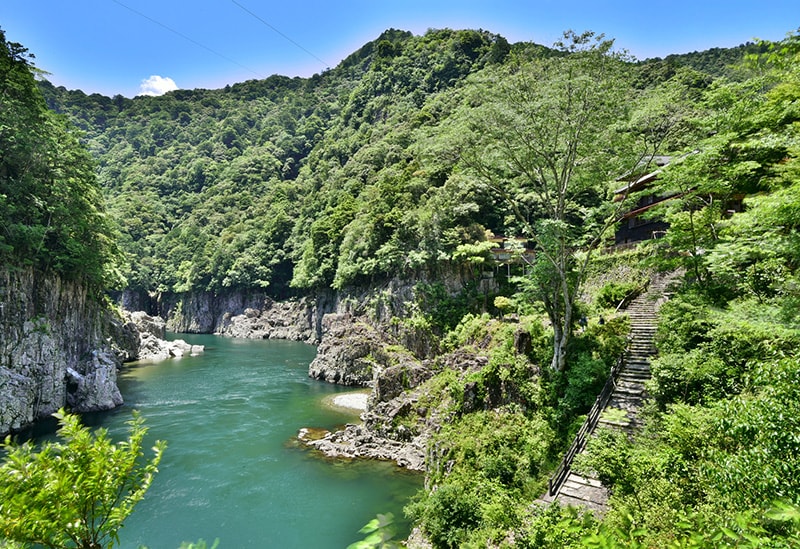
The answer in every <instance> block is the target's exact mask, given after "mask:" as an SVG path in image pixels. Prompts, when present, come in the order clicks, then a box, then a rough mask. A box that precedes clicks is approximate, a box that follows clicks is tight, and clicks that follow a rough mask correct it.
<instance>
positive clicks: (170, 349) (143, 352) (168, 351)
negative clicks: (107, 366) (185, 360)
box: [123, 311, 204, 360]
mask: <svg viewBox="0 0 800 549" xmlns="http://www.w3.org/2000/svg"><path fill="white" fill-rule="evenodd" d="M123 316H124V318H125V319H126V320H127V322H126V324H131V325H132V328H133V330H134V331H135V332H136V333H138V337H139V339H138V342H137V345H136V350H135V353H134V354H133V356H132V357H131V360H165V359H167V358H180V357H182V356H189V355H197V354H200V353H202V352H203V351H204V348H203V346H202V345H190V344H189V343H186V342H185V341H184V340H182V339H176V340H173V341H167V340H165V339H164V338H165V336H166V322H165V321H164V319H163V318H161V317H158V316H155V317H154V316H150V315H148V314H147V313H145V312H143V311H135V312H128V311H125V312H124V313H123Z"/></svg>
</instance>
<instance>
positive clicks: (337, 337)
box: [308, 314, 386, 387]
mask: <svg viewBox="0 0 800 549" xmlns="http://www.w3.org/2000/svg"><path fill="white" fill-rule="evenodd" d="M322 325H323V336H322V341H321V342H320V344H319V347H318V348H317V357H316V358H315V359H314V360H313V361H312V362H311V364H310V365H309V367H308V375H309V376H310V377H312V378H314V379H319V380H322V381H327V382H329V383H338V384H340V385H353V386H361V387H364V386H368V385H371V384H372V381H373V379H374V376H375V374H376V367H378V368H380V367H381V366H382V365H384V364H385V363H386V357H385V346H386V343H385V342H384V341H383V337H382V336H381V334H380V333H379V332H378V331H377V330H376V329H375V328H373V327H372V326H370V325H369V324H367V323H365V322H361V321H354V319H353V318H352V317H351V316H350V315H346V314H327V315H325V317H324V318H323V319H322Z"/></svg>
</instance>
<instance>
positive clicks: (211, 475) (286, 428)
mask: <svg viewBox="0 0 800 549" xmlns="http://www.w3.org/2000/svg"><path fill="white" fill-rule="evenodd" d="M179 337H181V338H183V339H185V340H187V341H189V342H191V343H197V344H201V345H205V346H206V351H205V353H204V354H202V355H199V356H195V357H188V358H181V359H174V360H166V361H162V362H157V363H150V364H147V363H140V364H135V365H131V366H126V367H125V369H124V370H123V372H122V374H121V376H120V380H119V385H120V390H121V391H122V394H123V397H124V399H125V405H124V406H123V407H121V408H119V409H117V410H114V411H113V412H110V413H106V414H96V415H94V416H93V417H90V418H87V421H88V422H89V423H91V424H92V425H102V426H103V427H106V428H108V429H109V431H110V432H111V433H112V434H115V435H116V434H122V433H124V431H125V422H126V421H127V420H128V419H130V414H131V410H132V409H137V410H140V411H141V413H142V415H143V416H144V418H145V421H146V425H147V426H148V427H149V429H150V432H149V436H150V438H151V439H152V440H155V439H157V438H158V439H163V440H166V441H167V444H168V447H167V451H166V452H165V454H164V458H163V461H162V463H161V466H160V468H159V469H160V470H159V473H158V475H157V476H156V479H155V481H154V483H153V485H152V487H151V489H150V491H149V492H148V494H147V496H146V498H145V500H143V501H142V502H141V503H140V504H139V505H138V506H137V508H136V510H135V511H134V513H133V514H132V515H131V517H130V518H129V519H128V521H127V522H126V524H125V526H124V527H123V529H122V531H121V535H120V538H121V542H122V543H121V547H122V549H135V548H138V547H140V546H143V545H144V546H147V547H149V548H150V549H172V548H174V549H177V548H178V547H179V546H180V544H181V542H183V541H197V540H199V539H203V540H205V541H206V542H209V546H210V545H211V542H213V541H214V540H216V539H219V549H240V548H250V547H254V548H262V547H275V548H295V547H297V548H314V549H316V548H320V549H325V548H337V549H342V548H345V547H347V545H349V544H350V543H353V542H354V541H357V540H359V539H363V537H364V535H363V534H359V533H358V530H359V529H360V528H361V527H362V526H363V525H365V524H366V523H367V522H368V521H369V520H370V519H372V518H373V517H375V515H376V514H377V513H387V512H391V513H393V514H394V516H395V517H396V519H398V522H400V523H401V524H399V526H400V528H401V533H403V534H406V533H407V531H405V530H404V529H405V528H407V525H404V524H402V518H403V512H402V509H403V506H404V505H405V503H406V502H407V501H408V498H409V497H410V496H411V495H413V494H414V493H415V492H416V491H417V490H418V489H419V488H420V487H421V484H422V477H421V475H419V474H414V473H410V472H407V471H404V470H402V469H399V468H397V467H396V466H394V465H393V464H391V463H384V462H375V461H335V460H334V461H330V460H326V459H323V458H320V457H318V456H316V455H314V454H313V453H312V452H310V451H309V450H307V449H305V448H302V447H299V446H298V445H297V444H296V443H295V441H296V435H297V432H298V430H299V429H300V428H302V427H323V428H328V429H331V428H335V427H336V426H337V425H342V424H344V423H346V422H354V421H358V417H357V415H355V416H354V415H353V414H352V413H350V412H346V411H342V410H336V409H333V408H332V407H331V406H329V405H327V404H326V400H327V401H329V400H330V397H331V396H332V395H334V394H335V393H339V392H345V391H347V390H348V389H346V388H343V387H338V386H335V385H330V384H327V383H323V382H318V381H314V380H311V379H309V378H308V365H309V363H310V361H311V360H312V359H313V358H314V355H315V348H314V347H312V346H309V345H305V344H302V343H296V342H290V341H260V340H241V339H229V338H223V337H215V336H193V335H183V334H182V335H180V336H179ZM326 397H328V398H327V399H326ZM356 414H357V412H356ZM148 447H149V446H148Z"/></svg>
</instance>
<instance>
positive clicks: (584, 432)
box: [547, 341, 630, 496]
mask: <svg viewBox="0 0 800 549" xmlns="http://www.w3.org/2000/svg"><path fill="white" fill-rule="evenodd" d="M628 346H630V341H629V342H628ZM627 351H628V350H627V349H626V350H625V351H623V352H622V354H620V356H619V358H618V359H617V361H616V363H615V364H614V366H612V367H611V373H610V374H609V375H608V379H607V380H606V384H605V385H604V386H603V390H602V391H600V394H599V395H597V398H596V399H595V401H594V404H593V405H592V408H591V410H589V413H588V414H587V415H586V420H585V421H584V422H583V425H581V428H580V429H578V433H577V434H576V435H575V439H574V440H573V441H572V445H571V446H570V447H569V450H567V453H566V454H564V458H563V459H562V460H561V463H559V464H558V467H556V470H555V473H553V475H552V476H551V477H550V480H548V481H547V486H548V493H549V494H550V495H551V496H555V495H556V494H557V493H558V491H559V490H560V489H561V485H562V484H564V481H565V480H566V479H567V476H568V475H569V471H570V467H571V466H572V460H573V459H574V458H575V456H576V455H577V454H579V453H580V452H581V451H582V450H583V449H584V447H586V437H587V436H588V435H590V434H592V432H593V431H594V429H595V427H597V422H598V421H599V420H600V413H601V412H602V411H603V409H604V408H605V407H606V404H608V401H609V399H610V398H611V394H612V393H613V392H614V389H615V388H616V386H617V376H618V375H619V372H620V371H621V370H622V366H623V363H624V361H625V354H626V353H627Z"/></svg>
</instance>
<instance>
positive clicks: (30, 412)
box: [0, 268, 122, 434]
mask: <svg viewBox="0 0 800 549" xmlns="http://www.w3.org/2000/svg"><path fill="white" fill-rule="evenodd" d="M108 334H109V316H108V309H107V306H106V305H105V303H104V302H103V301H102V299H101V298H97V297H94V296H92V295H90V294H89V292H88V289H87V288H86V287H85V286H82V285H81V284H80V283H78V282H74V281H65V280H63V279H60V278H58V277H55V276H52V275H45V274H42V273H38V272H35V271H34V270H33V269H29V268H0V433H3V434H4V433H8V432H10V431H16V430H18V429H22V428H24V427H26V426H28V425H30V424H32V423H33V422H35V421H36V420H38V419H40V418H43V417H47V416H49V415H50V414H52V413H53V412H55V411H56V410H58V409H59V408H61V407H69V408H71V409H72V410H75V411H78V412H84V411H95V410H108V409H111V408H114V407H115V406H119V405H120V404H122V396H121V395H120V392H119V389H118V388H117V368H118V366H119V364H120V361H119V358H118V354H117V352H116V349H115V348H114V345H112V343H111V341H109V339H108V337H109V335H108Z"/></svg>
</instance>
